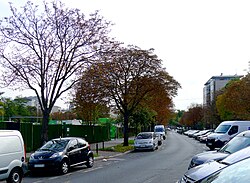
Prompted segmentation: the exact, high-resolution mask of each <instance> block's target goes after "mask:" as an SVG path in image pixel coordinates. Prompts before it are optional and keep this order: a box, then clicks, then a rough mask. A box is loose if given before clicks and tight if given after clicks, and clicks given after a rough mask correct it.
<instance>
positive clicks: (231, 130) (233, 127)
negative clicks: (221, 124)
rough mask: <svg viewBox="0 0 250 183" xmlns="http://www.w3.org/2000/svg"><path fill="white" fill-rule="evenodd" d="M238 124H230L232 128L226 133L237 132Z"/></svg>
mask: <svg viewBox="0 0 250 183" xmlns="http://www.w3.org/2000/svg"><path fill="white" fill-rule="evenodd" d="M238 128H239V127H238V126H232V128H231V129H230V130H229V132H228V135H233V134H236V133H237V132H238Z"/></svg>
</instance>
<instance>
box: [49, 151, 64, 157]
mask: <svg viewBox="0 0 250 183" xmlns="http://www.w3.org/2000/svg"><path fill="white" fill-rule="evenodd" d="M62 153H63V152H58V153H54V154H53V155H52V156H50V158H56V157H58V156H61V155H62Z"/></svg>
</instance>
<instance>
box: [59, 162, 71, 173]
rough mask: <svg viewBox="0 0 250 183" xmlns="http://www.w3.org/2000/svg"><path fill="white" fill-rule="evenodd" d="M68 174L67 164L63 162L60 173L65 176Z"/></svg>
mask: <svg viewBox="0 0 250 183" xmlns="http://www.w3.org/2000/svg"><path fill="white" fill-rule="evenodd" d="M68 172H69V163H68V162H67V161H66V160H63V161H62V163H61V168H60V173H61V174H66V173H68Z"/></svg>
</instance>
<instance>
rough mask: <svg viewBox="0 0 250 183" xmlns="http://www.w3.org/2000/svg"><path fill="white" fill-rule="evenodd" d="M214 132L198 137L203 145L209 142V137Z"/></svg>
mask: <svg viewBox="0 0 250 183" xmlns="http://www.w3.org/2000/svg"><path fill="white" fill-rule="evenodd" d="M211 133H213V132H208V133H206V134H205V135H201V136H198V137H197V140H198V141H200V142H201V143H206V141H207V136H208V135H210V134H211Z"/></svg>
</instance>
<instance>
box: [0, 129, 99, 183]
mask: <svg viewBox="0 0 250 183" xmlns="http://www.w3.org/2000/svg"><path fill="white" fill-rule="evenodd" d="M0 142H1V145H0V180H6V181H7V183H20V182H21V181H22V178H23V176H24V174H25V173H27V172H31V173H36V172H43V171H51V170H52V172H55V171H56V172H58V173H60V174H66V173H68V171H69V169H70V168H71V167H74V166H78V165H86V166H87V167H89V168H90V167H92V166H93V164H94V154H93V152H92V151H91V149H90V145H89V144H88V142H87V141H86V140H85V139H83V138H79V137H65V138H56V139H52V140H50V141H48V142H47V143H46V144H44V145H43V146H42V147H41V148H39V149H37V150H36V151H35V152H34V153H33V154H31V156H30V158H29V161H28V162H26V152H25V146H24V141H23V138H22V135H21V133H20V132H19V131H17V130H0Z"/></svg>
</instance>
